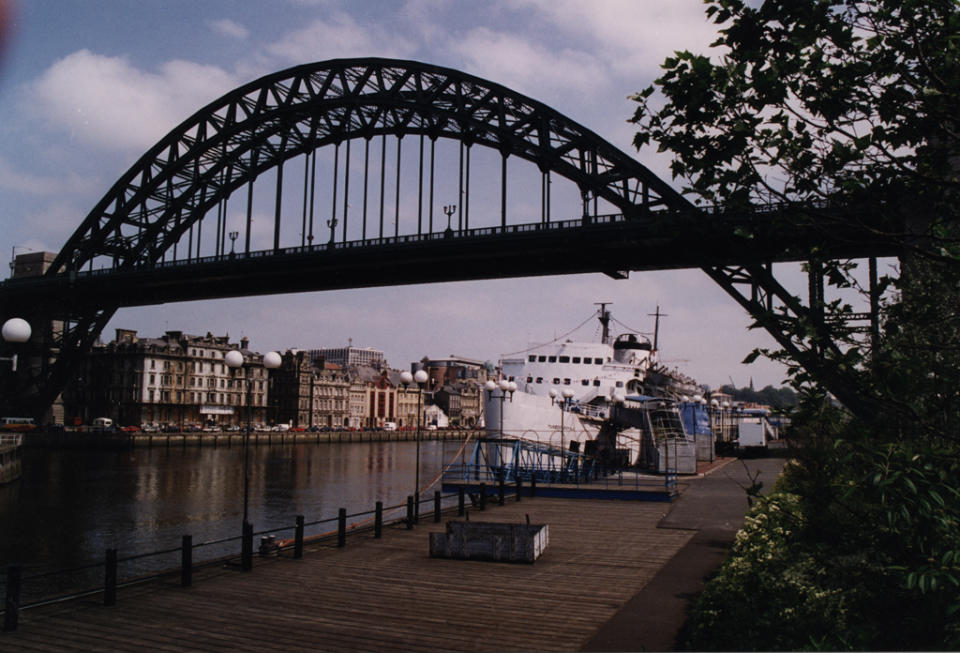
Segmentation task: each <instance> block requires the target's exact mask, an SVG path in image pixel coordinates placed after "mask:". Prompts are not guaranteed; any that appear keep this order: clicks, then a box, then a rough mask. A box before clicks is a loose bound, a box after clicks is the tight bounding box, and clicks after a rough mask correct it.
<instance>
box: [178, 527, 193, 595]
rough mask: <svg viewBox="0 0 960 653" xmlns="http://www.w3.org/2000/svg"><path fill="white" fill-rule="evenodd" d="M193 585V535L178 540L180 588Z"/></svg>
mask: <svg viewBox="0 0 960 653" xmlns="http://www.w3.org/2000/svg"><path fill="white" fill-rule="evenodd" d="M191 584H193V535H184V536H183V539H181V540H180V587H190V585H191Z"/></svg>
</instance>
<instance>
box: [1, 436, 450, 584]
mask: <svg viewBox="0 0 960 653" xmlns="http://www.w3.org/2000/svg"><path fill="white" fill-rule="evenodd" d="M415 450H416V443H414V442H371V443H356V444H336V443H333V444H321V445H311V444H296V445H293V444H290V445H282V446H276V445H275V446H254V447H251V448H250V519H251V521H252V522H253V524H254V528H255V529H256V530H257V531H261V530H269V529H274V528H276V529H279V528H283V527H289V526H292V525H293V523H294V521H295V517H296V515H304V516H305V517H306V520H307V521H308V522H310V521H315V520H319V519H327V518H333V517H336V514H337V510H338V509H339V508H346V509H347V512H348V513H351V514H353V513H357V512H363V511H367V510H372V509H373V507H374V504H375V503H376V502H377V501H383V502H384V504H385V505H387V506H389V505H396V504H401V503H403V502H404V501H405V500H406V496H407V495H408V494H411V493H412V492H413V484H414V463H415ZM443 451H444V447H443V445H442V443H439V442H424V443H422V444H421V472H420V477H421V479H428V480H429V479H432V478H433V477H434V476H435V475H436V474H437V473H438V472H439V470H440V468H441V466H442V464H443V461H442V456H443ZM23 466H24V472H23V477H22V478H21V479H20V480H19V481H17V482H15V483H13V484H11V485H7V486H0V565H2V566H3V568H5V567H6V566H7V565H9V564H21V565H23V566H24V574H25V575H31V574H35V573H38V572H40V571H43V570H49V569H62V568H66V567H71V566H76V565H80V564H85V563H89V562H100V561H101V560H102V558H103V554H104V550H105V549H107V548H116V549H118V552H119V555H120V556H121V557H125V556H129V555H134V554H138V553H144V552H149V551H156V550H159V549H166V548H172V547H177V546H179V544H180V538H181V536H182V535H185V534H190V535H193V540H194V542H195V543H196V542H203V541H210V540H216V539H222V538H227V537H234V536H236V535H239V533H240V526H241V521H242V517H243V448H242V447H239V446H236V445H234V446H233V447H229V448H228V447H219V448H211V447H203V448H196V447H190V448H176V447H175V448H169V449H167V448H153V449H132V450H126V451H53V450H39V449H27V450H25V452H24V462H23ZM431 492H432V490H431ZM326 528H329V527H326ZM326 528H325V529H324V530H326ZM285 536H289V532H287V535H285Z"/></svg>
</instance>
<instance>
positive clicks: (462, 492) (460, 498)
mask: <svg viewBox="0 0 960 653" xmlns="http://www.w3.org/2000/svg"><path fill="white" fill-rule="evenodd" d="M465 495H466V491H465V490H464V489H463V486H462V485H461V486H460V487H459V488H458V490H457V516H458V517H463V511H464V505H463V504H464V498H465Z"/></svg>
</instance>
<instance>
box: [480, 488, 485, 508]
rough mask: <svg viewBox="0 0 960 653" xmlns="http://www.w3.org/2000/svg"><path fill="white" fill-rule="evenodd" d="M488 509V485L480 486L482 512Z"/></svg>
mask: <svg viewBox="0 0 960 653" xmlns="http://www.w3.org/2000/svg"><path fill="white" fill-rule="evenodd" d="M486 509H487V484H486V483H481V484H480V510H486Z"/></svg>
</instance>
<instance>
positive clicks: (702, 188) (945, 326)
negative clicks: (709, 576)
mask: <svg viewBox="0 0 960 653" xmlns="http://www.w3.org/2000/svg"><path fill="white" fill-rule="evenodd" d="M706 4H707V8H706V12H707V14H708V16H710V17H712V18H713V20H714V21H715V22H716V23H717V24H718V25H720V28H721V29H720V36H719V38H718V39H717V41H716V42H715V43H714V46H715V48H716V51H715V53H714V55H713V57H712V58H711V57H708V56H706V55H702V54H694V53H690V52H678V53H676V54H675V55H674V56H672V57H670V58H668V59H667V60H666V61H665V62H664V65H663V70H664V72H663V74H662V76H661V77H660V78H659V79H657V80H656V81H655V82H654V84H653V85H651V86H649V87H648V88H646V89H644V90H643V91H641V92H640V93H638V94H637V95H636V96H635V99H636V101H637V102H638V108H637V110H636V113H635V114H634V116H633V122H634V123H635V124H637V126H638V127H639V131H638V133H637V135H636V138H635V144H636V145H637V146H638V147H646V146H648V145H649V144H651V143H653V142H656V143H657V144H658V146H659V149H660V150H661V151H669V152H671V153H673V155H674V156H675V160H674V161H673V163H672V172H673V174H674V177H675V178H678V179H682V180H683V182H684V184H685V186H684V191H685V192H686V193H688V194H691V195H693V196H694V197H695V198H696V199H697V201H698V202H701V203H715V204H720V205H722V206H724V207H727V208H737V207H743V206H747V205H751V204H754V203H758V202H768V201H779V202H789V203H792V204H793V205H794V206H796V207H798V208H799V209H800V210H798V211H794V212H792V213H791V218H790V219H792V220H805V221H807V225H808V226H814V227H816V228H821V229H824V230H831V229H833V228H834V227H836V226H837V225H836V223H835V222H832V221H834V220H840V221H844V223H845V225H846V226H849V223H851V222H853V223H855V225H856V226H857V227H859V230H860V232H861V233H863V234H864V237H865V238H876V239H878V240H879V241H882V242H884V243H888V244H893V245H895V246H896V248H897V251H899V252H900V270H899V272H900V273H899V275H898V276H897V277H891V278H888V279H886V280H885V282H886V283H887V284H889V287H890V288H892V289H893V290H895V291H896V293H893V294H892V295H891V296H889V297H888V299H887V300H886V303H885V307H884V323H883V328H882V333H881V335H880V337H879V338H878V339H877V340H876V341H875V342H873V343H863V342H861V341H858V340H855V339H853V338H849V337H846V336H844V334H843V333H842V332H840V331H838V330H834V331H833V332H832V335H835V336H836V337H837V339H838V340H839V341H841V342H842V343H843V351H842V355H840V356H838V357H837V358H836V359H835V360H834V361H833V364H834V366H835V368H836V369H839V370H843V371H844V373H845V374H846V378H847V379H849V380H851V382H852V383H853V384H854V385H855V392H856V393H858V394H859V395H860V396H862V397H864V398H865V401H864V402H863V403H862V404H860V408H861V410H858V411H856V414H855V415H854V416H851V415H849V414H843V413H840V414H838V413H837V412H836V411H835V410H833V409H832V408H831V407H830V404H829V403H828V402H826V401H824V399H825V395H826V393H825V392H824V388H823V386H822V385H820V384H819V383H818V380H817V378H816V377H814V376H811V375H809V374H807V373H806V371H805V370H804V369H803V368H802V366H801V365H800V364H799V363H798V361H795V360H794V361H790V360H787V361H786V362H788V363H792V365H793V366H792V374H793V382H794V386H795V387H796V388H797V389H798V390H799V391H800V397H801V407H800V411H799V413H798V415H797V417H796V419H795V424H796V425H797V431H798V432H800V431H802V432H804V433H805V434H806V436H807V439H806V441H805V442H806V445H805V446H804V447H803V448H802V449H801V451H800V453H799V454H798V458H797V464H795V465H792V466H790V470H789V473H788V474H786V475H785V482H784V484H783V485H784V486H785V488H784V489H785V493H784V494H783V495H782V496H781V497H780V498H776V499H774V500H773V501H774V503H773V504H772V506H773V507H769V506H768V508H767V509H769V510H773V511H774V512H775V513H776V515H772V513H770V514H767V515H766V516H764V517H763V518H761V515H759V514H758V515H757V518H756V520H755V521H753V522H751V528H750V529H748V532H747V533H746V534H745V535H744V536H743V538H738V546H739V544H741V543H742V545H743V546H742V547H741V548H742V549H743V554H742V555H741V553H738V552H737V551H735V552H734V560H733V563H734V564H732V565H730V566H729V568H728V569H727V571H726V572H722V574H721V581H720V585H719V587H721V588H723V583H724V582H726V583H728V585H727V588H726V590H724V589H720V590H717V591H716V592H711V591H708V592H706V593H705V601H706V603H705V605H704V606H701V608H700V609H698V612H697V614H698V615H701V617H702V621H700V622H698V624H697V625H695V626H694V627H693V629H694V630H696V631H697V632H698V633H699V634H700V636H704V635H705V636H704V637H702V638H700V639H696V638H695V639H694V640H692V641H693V642H694V644H693V645H694V646H703V645H706V644H707V643H709V642H710V641H711V639H710V637H711V635H714V634H715V631H716V628H713V632H709V631H710V630H711V626H710V624H711V623H712V624H714V625H715V626H716V627H725V628H731V627H732V623H731V622H732V621H735V620H736V615H735V614H733V613H731V612H730V610H731V608H730V607H729V606H730V602H729V601H728V600H726V597H729V595H730V591H732V590H730V588H731V587H733V588H739V589H740V590H743V589H744V588H750V587H752V588H759V589H758V593H759V594H761V595H762V596H763V597H764V598H762V599H759V600H757V601H754V602H751V603H749V605H748V606H746V607H744V606H743V605H741V606H740V607H741V608H744V614H751V615H754V616H756V615H759V614H761V613H763V614H765V615H766V616H771V615H773V616H777V610H782V611H785V612H790V600H791V599H790V598H789V597H788V596H783V597H782V599H781V598H778V597H777V596H776V594H777V593H776V592H770V591H769V590H771V588H770V587H769V584H768V583H765V582H764V581H765V579H766V580H769V581H771V582H775V581H772V576H770V570H769V569H767V570H766V572H765V571H764V567H763V565H764V564H765V563H764V560H765V559H769V558H768V554H770V553H771V549H770V548H769V546H768V544H766V543H765V542H766V541H771V542H772V541H774V540H776V541H777V542H778V545H777V546H778V547H781V548H778V549H777V550H776V551H773V553H774V554H775V556H778V558H777V559H778V560H779V561H780V562H781V563H782V565H783V567H782V568H781V569H780V571H781V572H782V574H780V575H781V576H789V577H791V578H794V579H798V578H800V579H802V582H803V585H804V587H807V588H808V589H809V591H810V594H809V596H810V597H821V598H822V597H829V598H830V602H831V605H833V607H832V608H831V607H829V606H828V605H827V603H817V602H816V601H813V600H812V599H811V602H809V603H806V604H805V606H806V608H805V609H808V612H806V613H805V614H804V616H803V617H802V618H799V619H800V620H799V621H796V620H795V621H792V622H791V624H790V625H791V626H792V627H795V630H794V631H793V632H795V634H796V636H797V637H799V638H800V639H791V640H784V639H771V640H764V639H760V638H761V635H757V637H758V639H756V640H751V641H744V642H742V645H743V646H746V647H750V646H755V647H759V648H799V647H810V646H831V647H836V648H843V647H848V646H851V647H859V648H876V647H878V646H890V645H893V646H894V647H896V646H898V645H899V646H909V645H911V644H913V645H914V646H925V647H941V646H957V645H960V625H958V618H960V599H958V593H957V587H958V586H960V487H958V486H960V481H958V473H960V471H958V463H957V460H958V459H960V456H958V454H960V393H958V388H960V240H958V237H960V234H958V230H960V226H958V225H960V220H958V218H960V215H958V207H957V201H956V198H957V190H958V189H957V184H958V166H960V112H958V111H957V107H960V3H957V2H956V0H872V1H869V2H866V1H854V0H767V1H765V2H763V3H762V4H761V5H760V6H752V5H755V4H756V3H751V6H748V5H747V4H746V3H745V2H743V1H742V0H709V1H708V2H707V3H706ZM837 205H842V206H846V207H852V208H853V209H854V210H850V211H847V212H845V213H841V212H837V211H821V210H820V209H821V208H822V207H824V206H832V207H836V206H837ZM810 254H811V257H810V258H815V255H816V252H811V253H810ZM825 265H826V270H825V272H826V278H827V279H828V281H829V282H830V283H832V284H834V285H836V286H849V287H855V284H856V281H855V278H854V275H853V273H852V269H853V268H852V264H851V263H850V262H847V261H833V262H825ZM824 309H825V313H826V314H827V322H828V323H829V322H830V317H831V314H832V315H833V316H835V317H836V316H841V317H842V316H843V315H844V314H845V313H849V311H850V310H851V309H850V307H849V306H847V305H845V304H843V303H842V302H834V303H832V304H829V305H827V306H825V307H824ZM774 317H775V318H776V317H778V316H774ZM822 326H823V325H817V324H813V323H811V322H804V321H802V320H799V321H797V322H796V323H795V324H794V325H793V328H794V329H796V330H797V331H798V332H805V331H813V330H815V329H817V328H818V327H822ZM765 353H767V354H768V355H771V356H774V357H780V358H781V359H783V358H784V357H785V353H784V352H783V351H780V352H776V351H774V352H765ZM748 358H749V357H748ZM863 406H869V410H862V408H863ZM787 507H789V509H787ZM761 510H763V508H762V507H761ZM784 520H786V522H784ZM787 522H788V523H789V524H790V527H789V528H786V529H785V526H784V524H785V523H787ZM774 524H779V525H778V526H774ZM777 528H779V529H780V530H779V531H776V529H777ZM784 529H785V530H784ZM774 535H776V537H775V538H774V537H773V536H774ZM761 553H762V555H760V554H761ZM798 561H803V565H804V566H803V567H798V566H797V565H798ZM778 573H780V572H778ZM837 579H845V580H844V581H843V582H838V581H837ZM858 587H859V588H858ZM741 593H742V592H741ZM711 594H713V598H714V599H715V602H713V603H710V600H711V598H710V595H711ZM834 599H835V601H834ZM781 600H782V601H783V602H782V603H781V602H780V601H781ZM746 601H748V602H749V601H751V598H750V597H747V598H746ZM843 606H846V607H845V608H844V609H845V610H846V609H848V611H847V612H845V613H844V620H843V623H840V621H839V620H833V621H831V620H830V619H827V618H826V617H828V616H829V615H826V614H824V613H823V611H825V610H837V609H840V607H843ZM791 614H795V613H791ZM704 615H706V616H704ZM779 616H780V617H782V614H780V615H779ZM701 617H698V619H699V618H701ZM769 623H771V624H777V625H779V626H781V627H780V628H779V629H777V628H772V629H771V630H770V631H769V635H770V636H771V637H782V636H783V632H784V630H783V628H782V626H783V625H784V620H783V619H782V618H780V619H771V620H770V621H769ZM818 624H820V625H825V627H826V628H827V630H820V631H818V630H817V629H818V628H819V625H818ZM705 628H706V630H704V629H705ZM744 632H746V631H744ZM753 632H756V631H753ZM804 633H811V634H813V633H818V634H817V635H816V639H809V640H805V639H803V638H804V637H807V636H809V635H805V634H804ZM894 635H896V637H898V638H899V639H897V640H891V639H890V638H891V637H893V636H894ZM764 636H766V635H764ZM732 641H736V639H735V636H734V640H732ZM892 641H896V643H895V644H891V642H892Z"/></svg>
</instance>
